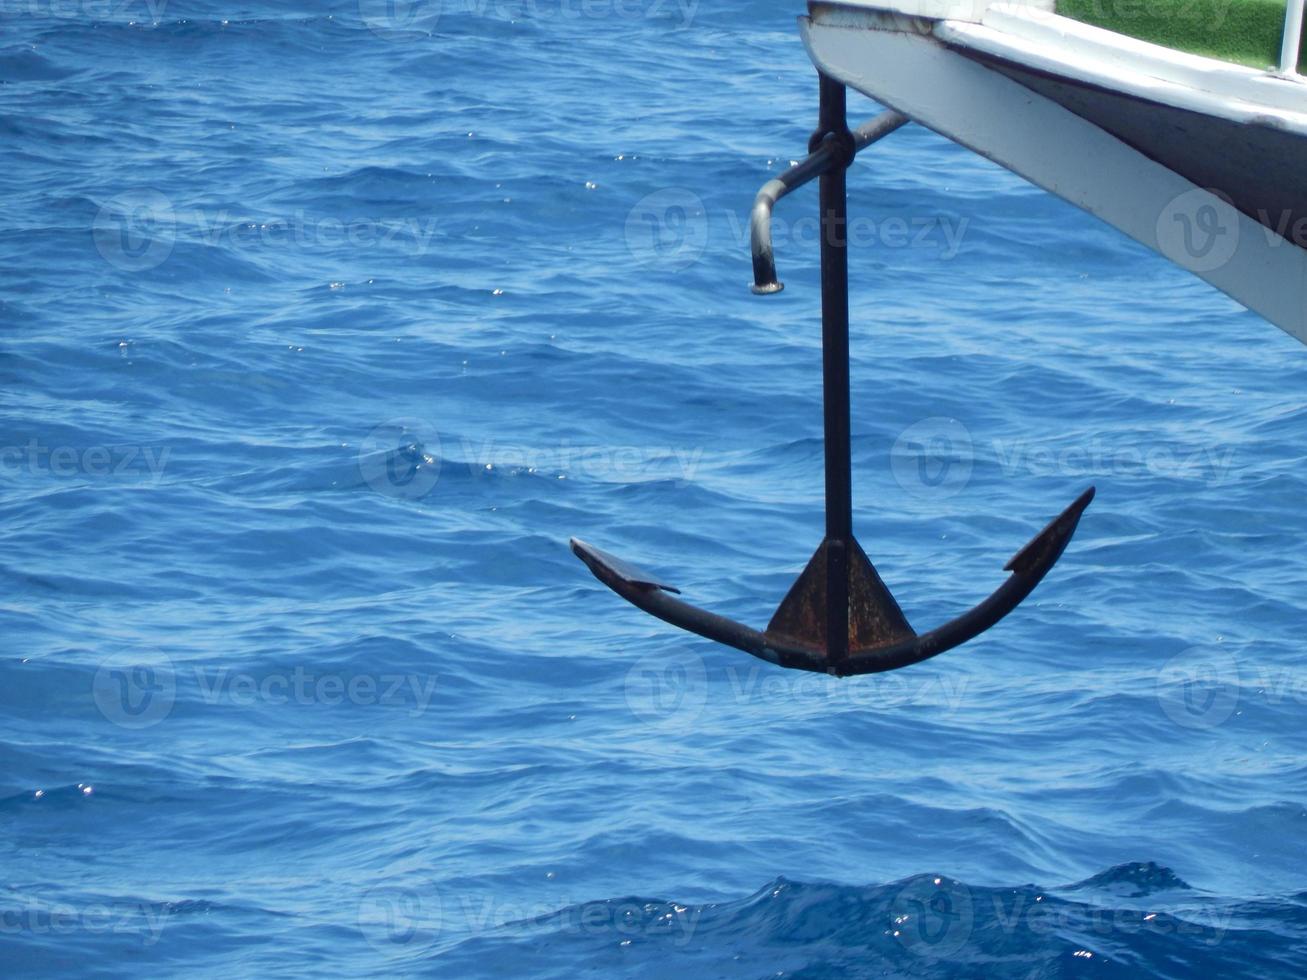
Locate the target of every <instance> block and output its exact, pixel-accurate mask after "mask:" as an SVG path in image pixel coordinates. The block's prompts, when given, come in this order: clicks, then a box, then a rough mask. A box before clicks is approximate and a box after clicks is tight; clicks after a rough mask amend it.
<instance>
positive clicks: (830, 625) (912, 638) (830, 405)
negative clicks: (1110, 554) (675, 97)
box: [571, 75, 1094, 677]
mask: <svg viewBox="0 0 1307 980" xmlns="http://www.w3.org/2000/svg"><path fill="white" fill-rule="evenodd" d="M820 99H821V101H820V112H819V121H818V125H817V131H816V132H815V133H814V134H813V136H812V139H811V141H810V142H809V151H810V153H809V156H808V158H807V159H806V160H804V161H803V162H802V163H800V164H798V165H797V166H796V167H794V168H792V169H791V170H790V171H788V172H787V173H786V174H785V175H782V177H781V178H780V183H781V187H780V188H779V190H777V189H775V188H773V185H774V184H776V182H775V181H773V182H772V183H771V184H769V185H768V186H767V187H764V188H763V191H762V192H760V193H759V203H758V205H756V206H755V215H754V218H755V222H754V232H755V234H754V270H755V279H756V284H755V287H754V291H755V292H761V293H766V292H775V291H777V290H779V289H780V284H779V283H778V282H776V279H775V267H774V264H773V263H772V261H771V249H770V241H769V237H770V236H769V235H764V236H763V237H766V238H767V239H768V241H766V242H765V245H766V248H765V252H764V250H763V249H760V247H759V242H760V236H759V234H758V229H759V220H758V219H759V208H762V209H763V211H764V215H763V217H764V222H763V224H762V227H763V228H764V231H765V229H766V224H765V221H766V220H769V218H770V207H771V205H772V204H773V203H774V202H775V199H776V198H778V197H780V196H781V195H782V194H784V193H786V192H787V191H789V190H791V189H793V188H794V187H795V186H798V183H800V182H802V181H804V180H807V179H811V177H812V176H816V175H818V174H819V175H820V178H821V182H820V191H819V197H820V208H821V313H822V316H821V323H822V381H823V385H822V401H823V411H824V422H825V462H826V537H825V539H824V540H823V541H822V543H821V545H820V546H819V547H818V548H817V551H816V553H815V554H814V555H813V556H812V558H811V560H810V561H809V562H808V566H807V567H806V568H805V569H804V570H803V573H802V574H801V575H800V576H799V578H798V579H797V580H796V581H795V583H794V585H793V586H791V587H790V591H789V593H788V594H787V595H786V596H785V598H784V600H783V601H782V602H781V604H780V608H778V609H777V610H776V614H775V615H774V616H772V619H771V622H770V623H768V625H767V628H766V629H765V630H762V631H759V630H755V629H752V628H750V627H748V626H745V625H743V624H742V623H737V622H735V621H734V620H731V619H727V618H726V617H724V616H719V615H717V614H715V613H711V612H708V611H707V610H704V609H699V608H697V607H695V606H692V605H690V604H689V603H687V602H684V601H682V600H680V599H677V598H675V597H674V595H673V594H678V595H679V594H680V590H679V589H677V588H675V587H673V586H671V585H668V584H666V583H665V582H663V581H661V580H660V579H659V578H658V577H656V576H653V575H650V574H649V573H647V572H645V571H643V570H641V569H639V568H637V567H636V566H634V565H632V564H630V563H629V562H626V561H623V560H622V559H620V558H618V557H616V556H615V555H610V554H608V553H607V552H605V551H601V550H600V549H598V548H596V547H594V546H593V545H589V544H586V543H585V542H584V541H581V540H578V539H577V538H573V539H572V542H571V544H572V551H574V552H575V553H576V555H577V557H578V558H580V559H581V560H582V561H583V562H585V564H586V566H587V567H589V569H590V571H592V572H593V573H594V575H595V577H596V578H598V579H599V581H601V582H603V583H604V584H605V585H607V586H608V587H609V588H610V589H612V590H613V591H614V592H616V593H617V594H618V595H620V596H622V597H623V598H624V599H626V600H627V601H629V602H631V603H633V604H634V605H636V606H639V607H640V608H641V609H643V610H644V611H645V612H647V613H650V614H652V615H654V616H657V617H658V618H659V619H663V620H666V621H667V622H669V623H671V624H672V625H674V626H679V627H681V628H682V629H685V630H689V631H690V632H691V633H697V634H699V635H700V636H704V637H707V638H708V639H710V640H716V641H717V642H718V643H725V644H727V645H728V646H733V647H736V648H738V649H740V650H744V651H746V652H747V653H751V654H753V655H754V656H755V657H761V658H762V659H763V660H766V661H768V662H769V663H773V664H778V665H779V666H781V667H793V668H796V669H799V670H812V671H820V672H822V673H828V674H834V675H836V676H841V677H843V676H847V675H850V674H870V673H875V672H877V671H883V670H895V669H897V668H899V667H906V666H908V665H909V664H914V663H917V662H919V661H921V660H926V659H927V658H929V657H933V656H936V655H937V654H940V653H943V652H944V651H945V650H949V649H952V648H953V647H955V646H957V645H959V644H961V643H965V642H966V641H967V640H970V639H971V638H972V637H974V636H977V635H978V634H980V633H983V632H984V631H985V630H987V629H989V628H990V627H991V626H993V625H994V624H995V623H997V622H998V621H999V620H1000V619H1002V618H1003V617H1004V616H1006V615H1007V614H1008V613H1010V612H1011V611H1012V610H1013V609H1015V608H1016V607H1017V606H1018V605H1019V604H1020V603H1021V601H1022V600H1023V599H1025V598H1026V596H1028V595H1030V593H1031V591H1032V590H1033V589H1034V588H1035V586H1036V585H1038V584H1039V582H1040V580H1042V579H1043V577H1044V576H1045V575H1046V574H1047V573H1048V570H1049V569H1050V568H1052V567H1053V565H1054V564H1055V563H1056V562H1057V560H1058V558H1059V557H1061V555H1062V552H1063V551H1064V550H1065V549H1066V546H1067V544H1068V543H1069V542H1070V540H1071V536H1072V535H1073V534H1074V533H1075V529H1076V525H1077V524H1079V522H1080V515H1081V514H1082V513H1084V510H1085V508H1086V507H1088V506H1089V502H1090V501H1091V500H1093V498H1094V488H1093V487H1090V488H1089V489H1088V490H1086V491H1085V492H1084V493H1082V494H1081V495H1080V496H1079V497H1078V498H1077V499H1076V501H1075V502H1074V503H1073V504H1071V506H1070V507H1068V508H1067V509H1066V510H1064V511H1062V513H1061V514H1059V515H1058V516H1057V517H1056V518H1054V519H1053V521H1052V522H1051V523H1050V524H1049V525H1048V526H1047V527H1045V528H1044V529H1043V530H1042V531H1040V532H1039V533H1038V534H1036V535H1035V536H1034V537H1033V538H1032V539H1031V540H1030V541H1029V542H1028V543H1027V544H1026V545H1025V547H1023V548H1022V549H1021V550H1020V551H1018V552H1017V553H1016V554H1015V555H1013V556H1012V558H1011V560H1010V561H1008V563H1007V564H1006V565H1005V566H1004V569H1005V570H1007V571H1009V572H1011V573H1012V574H1011V575H1010V576H1008V578H1007V580H1006V581H1005V582H1004V583H1003V584H1002V585H1000V586H999V587H998V588H997V589H996V590H995V591H994V592H993V593H992V594H991V595H990V596H989V598H987V599H985V600H984V601H983V602H981V603H980V604H979V605H977V606H975V607H973V608H972V609H971V610H969V611H968V612H966V613H963V614H962V615H961V616H959V617H957V618H956V619H953V620H950V621H949V622H947V623H945V624H944V625H943V626H940V627H938V628H936V629H933V630H930V631H929V632H926V633H920V634H918V633H917V632H915V631H914V630H913V629H912V627H911V626H910V625H908V621H907V618H906V617H905V616H904V615H903V611H902V610H901V609H900V608H899V604H898V603H897V602H896V601H895V600H894V596H893V595H891V594H890V591H889V589H887V588H886V587H885V583H884V582H882V581H881V579H880V575H878V574H877V572H876V569H875V567H874V566H873V565H872V564H871V561H870V560H869V559H868V558H867V555H866V553H865V552H863V550H862V547H861V545H859V544H858V542H857V540H856V539H855V538H854V537H853V495H852V478H851V471H852V466H851V459H850V455H851V449H850V424H849V295H848V284H849V273H848V243H847V240H846V235H845V228H846V227H847V217H848V202H847V195H846V192H845V183H846V181H845V177H846V171H847V170H848V167H849V165H850V164H851V163H852V162H853V157H854V155H855V154H856V153H857V151H858V150H859V149H861V148H862V147H863V146H865V145H867V144H868V143H870V142H873V141H874V140H876V139H879V138H880V137H881V136H883V135H886V134H887V133H889V132H893V131H894V130H895V129H897V128H898V127H899V126H901V125H902V124H903V123H904V122H906V120H905V119H903V117H901V116H898V115H897V114H895V113H886V114H884V115H883V116H881V117H877V119H876V120H873V122H872V123H871V124H869V125H868V126H863V127H861V128H860V129H859V130H858V133H857V134H854V133H851V132H850V131H849V128H848V123H847V117H846V112H845V88H844V86H843V85H842V84H841V83H839V82H837V81H835V80H834V79H831V78H828V77H826V76H825V75H822V76H821V96H820ZM787 178H793V179H791V180H789V181H787ZM769 188H772V190H771V191H770V192H769ZM769 193H770V197H767V195H768V194H769ZM760 257H761V258H760Z"/></svg>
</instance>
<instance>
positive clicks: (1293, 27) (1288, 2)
mask: <svg viewBox="0 0 1307 980" xmlns="http://www.w3.org/2000/svg"><path fill="white" fill-rule="evenodd" d="M1304 2H1307V0H1285V4H1284V38H1283V40H1281V42H1280V74H1282V75H1296V74H1298V44H1299V42H1300V41H1301V40H1302V8H1303V3H1304Z"/></svg>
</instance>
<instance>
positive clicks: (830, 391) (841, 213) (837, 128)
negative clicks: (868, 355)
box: [812, 75, 853, 663]
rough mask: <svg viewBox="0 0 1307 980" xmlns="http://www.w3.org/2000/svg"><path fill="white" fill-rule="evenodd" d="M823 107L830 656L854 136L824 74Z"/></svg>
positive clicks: (842, 464)
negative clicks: (827, 157) (827, 160)
mask: <svg viewBox="0 0 1307 980" xmlns="http://www.w3.org/2000/svg"><path fill="white" fill-rule="evenodd" d="M820 79H821V103H820V111H819V117H818V119H819V121H818V124H817V132H816V133H814V134H813V139H812V142H813V144H814V145H813V147H812V148H814V149H815V148H816V147H817V146H819V145H821V144H823V143H824V144H827V145H829V146H830V147H831V149H832V151H833V154H832V155H833V159H832V162H831V165H830V166H829V167H828V168H827V169H826V171H825V172H824V173H823V174H822V175H821V183H820V187H819V193H818V198H819V207H820V208H821V349H822V407H823V415H824V422H825V430H826V442H825V460H826V541H827V543H828V545H829V547H828V548H827V551H826V655H827V657H828V659H829V660H830V662H831V663H838V662H839V661H842V660H844V659H846V658H847V657H848V652H849V543H850V542H851V541H852V538H853V486H852V475H851V474H852V463H851V460H850V447H849V256H848V234H847V228H848V200H847V196H846V189H845V187H846V180H845V176H846V173H847V170H848V165H849V163H850V161H851V160H852V158H853V153H852V148H853V136H852V134H851V133H850V132H849V128H848V120H847V116H846V113H845V88H844V86H843V85H842V84H841V83H840V82H837V81H835V80H834V79H833V78H829V77H827V76H826V75H821V76H820Z"/></svg>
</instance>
